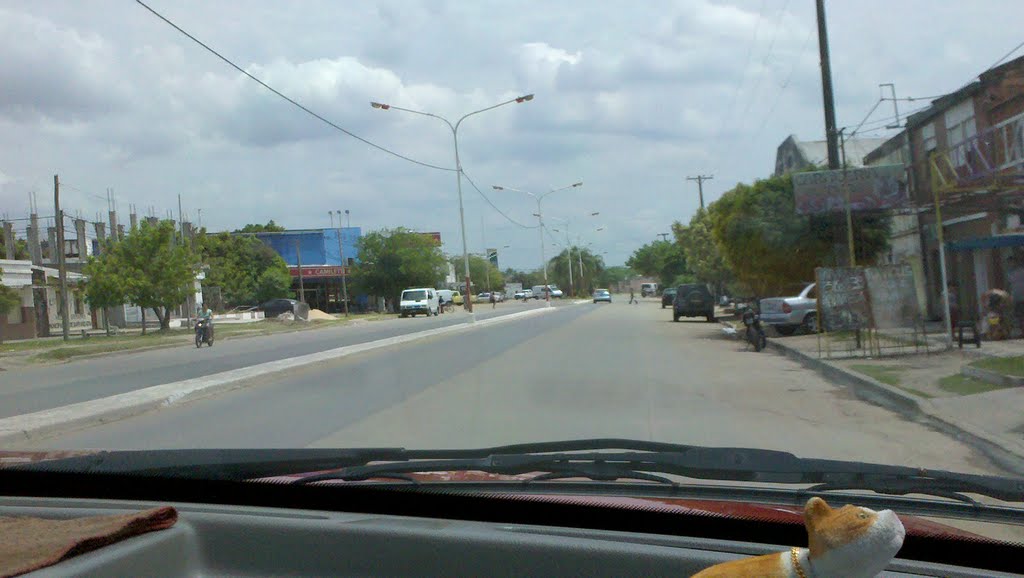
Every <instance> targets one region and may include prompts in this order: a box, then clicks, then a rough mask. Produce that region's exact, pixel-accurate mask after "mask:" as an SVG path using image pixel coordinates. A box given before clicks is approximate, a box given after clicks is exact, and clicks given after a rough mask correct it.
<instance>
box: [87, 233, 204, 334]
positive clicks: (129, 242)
mask: <svg viewBox="0 0 1024 578" xmlns="http://www.w3.org/2000/svg"><path fill="white" fill-rule="evenodd" d="M107 255H109V259H111V262H112V263H116V265H117V266H120V269H119V273H118V274H120V275H123V276H124V277H125V278H126V284H127V291H126V296H127V297H128V300H129V301H130V302H132V303H134V304H136V305H138V306H139V307H142V308H143V311H145V309H146V308H149V309H153V311H155V312H156V314H157V318H158V319H159V320H160V330H161V331H166V330H168V329H170V322H171V311H172V310H173V309H174V308H175V307H177V306H179V305H181V304H182V303H184V302H185V300H186V299H188V296H189V295H190V294H191V293H192V284H193V282H194V281H195V275H196V270H197V268H198V261H199V260H198V257H197V256H196V254H195V253H194V252H193V251H192V249H190V248H189V247H188V246H186V245H185V244H183V243H175V234H174V223H173V222H171V221H161V222H159V223H158V224H156V225H150V224H149V223H148V222H146V221H143V222H142V224H141V226H140V227H139V228H138V229H136V230H134V231H132V232H131V233H129V234H128V235H126V236H125V238H124V240H122V241H121V242H120V243H117V244H116V245H114V250H113V251H111V252H110V253H107ZM99 258H100V259H101V260H103V259H104V255H103V254H101V255H100V257H99ZM143 327H145V324H143Z"/></svg>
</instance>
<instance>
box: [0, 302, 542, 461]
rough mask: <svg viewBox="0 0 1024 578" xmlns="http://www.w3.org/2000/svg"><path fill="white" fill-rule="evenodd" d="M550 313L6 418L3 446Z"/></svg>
mask: <svg viewBox="0 0 1024 578" xmlns="http://www.w3.org/2000/svg"><path fill="white" fill-rule="evenodd" d="M550 311H555V308H554V307H551V308H547V307H545V308H540V309H531V310H529V311H520V312H518V313H511V314H508V315H500V316H498V317H491V318H488V319H481V320H477V321H475V322H468V323H459V324H457V325H449V326H446V327H438V328H435V329H427V330H425V331H417V332H415V333H406V334H404V335H397V336H394V337H387V338H384V339H378V340H376V341H368V342H365V343H357V344H354V345H346V346H344V347H338V348H335V349H329V350H327V351H320V352H317V353H310V354H307V355H300V356H297V357H290V358H287V359H280V360H277V361H270V362H266V363H261V364H258V365H253V366H250V367H245V368H241V369H234V370H230V371H224V372H221V373H216V374H213V375H208V376H204V377H197V378H193V379H186V380H183V381H176V382H171V383H164V384H160V385H154V386H151V387H147V388H143V389H139V390H136V391H130V392H127V393H122V394H118V395H113V396H109V397H104V398H100V399H93V400H89V401H83V402H80V403H74V404H71V405H66V406H62V407H56V408H51V409H46V410H42V411H37V412H34V413H28V414H23V415H18V416H13V417H8V418H3V419H0V444H5V443H11V442H18V441H26V440H32V439H36V438H40V437H46V436H52V435H55V434H58V433H63V432H67V431H72V430H76V429H82V428H84V427H87V426H90V425H97V424H102V423H109V422H113V421H118V420H121V419H125V418H128V417H132V416H135V415H139V414H142V413H145V412H148V411H152V410H154V409H160V408H163V407H169V406H173V405H178V404H182V403H186V402H189V401H193V400H196V399H200V398H203V397H208V396H211V395H215V394H217V393H222V392H225V391H229V390H232V389H237V388H241V387H244V382H246V381H247V380H250V379H253V378H256V377H264V376H267V375H270V374H273V373H278V372H281V371H287V370H289V369H293V368H296V367H300V366H306V365H311V364H315V363H322V362H326V361H333V360H336V359H340V358H343V357H348V356H350V355H355V354H358V353H364V352H367V351H373V350H376V349H381V348H385V347H390V346H393V345H400V344H403V343H409V342H412V341H417V340H420V339H425V338H428V337H434V336H438V335H447V334H452V333H461V332H465V331H471V330H473V329H476V328H478V327H485V326H488V325H495V324H498V323H504V322H507V321H514V320H517V319H522V318H525V317H532V316H535V315H540V314H542V313H545V312H550Z"/></svg>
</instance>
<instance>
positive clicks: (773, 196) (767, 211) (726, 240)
mask: <svg viewBox="0 0 1024 578" xmlns="http://www.w3.org/2000/svg"><path fill="white" fill-rule="evenodd" d="M709 209H710V219H711V224H712V226H711V231H712V235H713V237H714V239H715V242H716V244H717V246H718V248H719V249H720V250H721V253H722V256H723V257H724V258H725V261H726V263H728V265H729V267H730V268H731V269H732V271H733V273H734V274H735V275H736V278H737V279H738V280H739V281H741V282H742V283H743V284H744V285H746V286H747V287H749V288H750V290H752V291H753V292H754V294H755V295H757V296H764V295H771V294H777V293H779V292H784V291H787V290H791V289H792V286H793V285H794V284H799V283H801V282H804V281H807V280H809V279H813V278H814V269H815V267H821V266H830V265H837V264H839V262H838V261H837V258H836V256H837V255H840V256H842V255H845V252H844V251H842V250H839V251H836V250H835V249H836V248H837V247H840V246H843V245H845V244H846V241H845V239H846V229H845V217H844V215H843V214H842V213H837V214H828V215H798V214H797V213H796V207H795V204H794V200H793V179H792V176H791V175H785V176H780V177H772V178H769V179H762V180H758V181H756V182H755V183H754V184H753V185H745V184H740V185H737V186H736V188H734V189H732V190H731V191H729V192H727V193H725V194H724V195H722V197H721V198H720V199H718V200H717V201H715V203H713V204H712V205H711V207H710V208H709ZM889 226H890V220H889V219H888V218H887V217H884V216H877V215H870V214H867V215H865V214H855V218H854V227H853V232H854V246H855V247H856V249H857V262H858V263H860V264H865V263H870V262H873V260H874V259H875V257H876V256H877V255H878V254H879V253H881V252H882V251H884V250H885V249H886V248H887V246H888V237H889Z"/></svg>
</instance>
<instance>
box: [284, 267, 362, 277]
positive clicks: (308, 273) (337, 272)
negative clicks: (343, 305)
mask: <svg viewBox="0 0 1024 578" xmlns="http://www.w3.org/2000/svg"><path fill="white" fill-rule="evenodd" d="M342 269H344V271H345V275H351V274H352V270H351V269H350V268H349V267H337V266H334V267H332V266H320V267H303V268H302V278H303V279H315V278H317V277H341V275H342ZM288 272H289V273H291V274H292V277H298V276H299V268H298V267H288Z"/></svg>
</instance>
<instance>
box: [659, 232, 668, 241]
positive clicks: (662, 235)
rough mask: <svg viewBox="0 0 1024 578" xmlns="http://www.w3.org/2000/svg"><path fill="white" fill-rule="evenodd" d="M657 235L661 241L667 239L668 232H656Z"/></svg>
mask: <svg viewBox="0 0 1024 578" xmlns="http://www.w3.org/2000/svg"><path fill="white" fill-rule="evenodd" d="M658 236H659V237H661V240H662V241H668V233H658Z"/></svg>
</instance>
